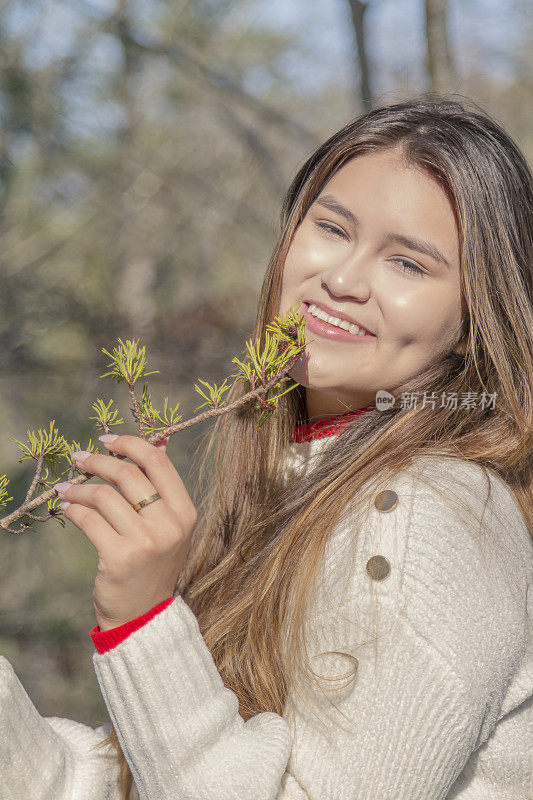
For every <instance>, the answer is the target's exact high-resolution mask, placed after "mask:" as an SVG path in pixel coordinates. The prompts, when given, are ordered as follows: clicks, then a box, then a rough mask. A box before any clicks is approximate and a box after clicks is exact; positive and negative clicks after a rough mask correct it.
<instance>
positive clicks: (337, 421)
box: [291, 406, 376, 442]
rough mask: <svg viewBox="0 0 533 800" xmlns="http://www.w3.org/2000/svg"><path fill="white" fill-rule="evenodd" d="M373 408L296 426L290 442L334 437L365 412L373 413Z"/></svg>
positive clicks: (360, 409)
mask: <svg viewBox="0 0 533 800" xmlns="http://www.w3.org/2000/svg"><path fill="white" fill-rule="evenodd" d="M375 408H376V407H375V406H366V408H358V409H357V410H356V411H346V412H345V413H344V414H337V415H336V416H334V417H329V418H328V419H320V420H317V421H316V422H304V423H302V424H301V425H296V426H295V427H294V431H293V433H292V436H291V442H310V441H311V440H312V439H322V438H323V437H324V436H334V435H335V434H336V433H340V432H341V431H342V430H344V428H345V427H346V425H348V424H349V423H350V422H353V420H355V419H357V418H358V417H360V416H361V415H362V414H364V413H365V412H366V411H375Z"/></svg>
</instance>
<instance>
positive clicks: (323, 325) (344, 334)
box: [302, 301, 377, 344]
mask: <svg viewBox="0 0 533 800" xmlns="http://www.w3.org/2000/svg"><path fill="white" fill-rule="evenodd" d="M310 305H311V304H310V303H309V302H307V301H303V302H302V306H303V308H304V314H305V318H306V323H307V327H308V328H309V330H311V331H312V332H313V333H318V334H319V335H320V336H324V337H325V338H326V339H333V340H334V341H337V342H351V343H352V344H354V343H355V342H373V341H374V340H375V339H377V336H375V335H374V334H373V333H365V335H364V336H359V335H357V336H354V334H353V333H350V332H349V331H345V330H344V329H343V328H337V327H336V326H335V325H329V324H328V323H327V322H324V320H322V319H318V317H314V316H313V315H312V314H310V313H309V306H310ZM314 305H316V306H319V308H323V306H322V304H319V303H314ZM324 311H326V313H328V311H327V309H326V308H324ZM331 316H335V313H333V314H331ZM339 318H340V319H346V317H340V315H339ZM347 322H350V320H347ZM354 324H357V323H354Z"/></svg>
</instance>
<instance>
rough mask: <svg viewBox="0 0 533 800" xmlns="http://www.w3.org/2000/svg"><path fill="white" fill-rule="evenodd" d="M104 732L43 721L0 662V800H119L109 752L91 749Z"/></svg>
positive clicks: (112, 754)
mask: <svg viewBox="0 0 533 800" xmlns="http://www.w3.org/2000/svg"><path fill="white" fill-rule="evenodd" d="M109 730H110V724H109V723H107V724H106V725H101V726H100V727H98V728H91V727H89V726H87V725H84V724H82V723H80V722H76V721H75V720H71V719H64V718H61V717H42V716H41V715H40V714H39V712H38V711H37V709H36V708H35V706H34V704H33V703H32V701H31V700H30V698H29V696H28V694H27V693H26V691H25V690H24V688H23V686H22V684H21V682H20V681H19V679H18V677H17V675H16V673H15V671H14V670H13V667H12V666H11V664H10V663H9V661H8V660H7V659H6V658H4V657H3V656H0V800H29V798H31V800H50V798H54V800H89V798H94V800H97V799H98V800H120V792H119V768H118V762H117V758H116V753H115V751H114V749H113V750H111V752H109V750H108V749H107V748H99V749H96V750H94V749H93V748H94V746H95V745H97V744H99V743H100V742H102V741H103V740H104V739H105V738H106V737H107V736H108V735H109Z"/></svg>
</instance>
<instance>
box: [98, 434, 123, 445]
mask: <svg viewBox="0 0 533 800" xmlns="http://www.w3.org/2000/svg"><path fill="white" fill-rule="evenodd" d="M98 438H99V439H100V441H101V442H103V443H104V444H111V442H114V441H115V439H118V436H116V435H115V434H114V433H104V434H103V436H99V437H98Z"/></svg>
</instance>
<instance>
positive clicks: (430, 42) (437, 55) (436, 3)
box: [425, 0, 457, 93]
mask: <svg viewBox="0 0 533 800" xmlns="http://www.w3.org/2000/svg"><path fill="white" fill-rule="evenodd" d="M425 10H426V45H427V74H428V83H429V86H428V88H429V91H430V92H439V93H441V92H453V91H455V89H456V86H457V72H456V70H455V64H454V60H453V58H452V53H451V49H450V43H449V40H448V27H447V12H448V0H425Z"/></svg>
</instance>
